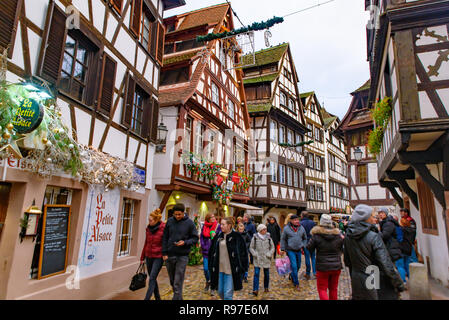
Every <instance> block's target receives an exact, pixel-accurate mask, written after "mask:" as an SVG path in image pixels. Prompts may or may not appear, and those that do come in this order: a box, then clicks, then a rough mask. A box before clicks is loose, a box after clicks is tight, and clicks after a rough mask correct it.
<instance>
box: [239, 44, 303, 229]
mask: <svg viewBox="0 0 449 320" xmlns="http://www.w3.org/2000/svg"><path fill="white" fill-rule="evenodd" d="M244 59H245V60H250V59H249V56H245V57H244ZM245 60H244V61H245ZM255 62H256V63H255V65H252V66H248V67H246V68H244V70H243V71H244V84H245V92H246V98H247V103H248V109H249V114H250V117H251V128H252V132H253V134H254V141H255V155H256V159H255V161H254V163H253V164H252V165H251V168H250V169H251V173H252V175H253V178H254V180H253V182H252V186H251V189H250V190H251V192H250V196H251V203H252V204H256V205H257V206H262V207H263V209H264V213H265V215H266V216H267V215H272V216H274V217H276V219H277V221H278V222H280V226H281V227H283V226H284V221H285V218H286V217H287V215H288V214H289V213H297V214H299V213H300V212H301V211H302V210H304V209H305V208H306V206H307V202H306V198H305V165H304V147H293V148H292V147H285V146H280V145H279V144H282V143H288V144H292V145H293V144H297V143H300V142H303V141H304V133H305V125H304V123H305V122H304V115H303V112H302V105H301V99H300V98H299V91H298V86H297V83H298V75H297V72H296V68H295V65H294V62H293V57H292V54H291V50H290V45H289V44H288V43H284V44H281V45H278V46H275V47H271V48H268V49H264V50H261V51H258V52H256V54H255ZM263 221H265V220H263Z"/></svg>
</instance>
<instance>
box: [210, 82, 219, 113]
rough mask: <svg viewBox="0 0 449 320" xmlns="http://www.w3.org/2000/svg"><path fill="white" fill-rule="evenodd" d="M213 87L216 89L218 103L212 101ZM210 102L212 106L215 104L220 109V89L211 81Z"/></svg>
mask: <svg viewBox="0 0 449 320" xmlns="http://www.w3.org/2000/svg"><path fill="white" fill-rule="evenodd" d="M214 86H215V87H216V88H217V93H218V97H217V98H218V102H216V101H214ZM210 100H211V102H212V103H213V104H215V105H216V106H217V107H219V108H220V100H221V95H220V87H219V86H218V85H217V84H216V83H215V82H213V81H211V84H210Z"/></svg>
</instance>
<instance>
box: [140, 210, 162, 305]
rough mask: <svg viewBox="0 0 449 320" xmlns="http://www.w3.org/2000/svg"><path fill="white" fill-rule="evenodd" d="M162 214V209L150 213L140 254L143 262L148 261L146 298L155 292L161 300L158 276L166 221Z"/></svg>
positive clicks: (155, 296) (156, 297)
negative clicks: (163, 220) (163, 219)
mask: <svg viewBox="0 0 449 320" xmlns="http://www.w3.org/2000/svg"><path fill="white" fill-rule="evenodd" d="M161 219H162V214H161V210H160V209H156V210H155V211H153V212H151V213H150V216H149V218H148V226H147V229H146V238H145V245H144V246H143V249H142V254H141V255H140V261H141V263H144V262H146V265H147V271H148V274H149V277H148V290H147V293H146V295H145V300H150V299H151V296H152V295H153V293H154V298H155V299H156V300H161V296H160V293H159V287H158V284H157V277H158V275H159V272H160V271H161V269H162V264H163V260H162V237H163V234H164V229H165V223H164V222H162V221H161Z"/></svg>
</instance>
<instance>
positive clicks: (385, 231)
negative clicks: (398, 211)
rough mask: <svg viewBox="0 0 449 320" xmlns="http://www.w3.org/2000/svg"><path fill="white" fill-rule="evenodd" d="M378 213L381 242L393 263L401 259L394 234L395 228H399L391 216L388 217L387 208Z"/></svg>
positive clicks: (396, 237) (396, 236) (399, 248)
mask: <svg viewBox="0 0 449 320" xmlns="http://www.w3.org/2000/svg"><path fill="white" fill-rule="evenodd" d="M378 213H379V218H380V222H379V225H380V232H381V236H382V240H383V241H384V243H385V245H386V246H387V249H388V252H389V253H390V257H391V260H393V262H394V261H396V260H399V259H400V258H402V252H401V247H400V245H399V242H398V240H397V239H398V235H397V232H396V227H399V223H398V222H397V221H396V220H395V219H394V218H393V217H392V216H390V215H388V209H387V208H381V209H380V210H379V212H378Z"/></svg>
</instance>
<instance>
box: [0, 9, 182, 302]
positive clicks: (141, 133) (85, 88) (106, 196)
mask: <svg viewBox="0 0 449 320" xmlns="http://www.w3.org/2000/svg"><path fill="white" fill-rule="evenodd" d="M183 4H185V3H184V1H183V0H179V1H176V0H170V1H165V0H151V1H150V0H148V1H143V0H132V1H122V0H108V1H105V0H72V1H66V0H64V1H63V0H56V1H53V0H33V1H30V0H26V1H24V0H4V1H1V4H0V6H1V8H2V9H1V10H0V29H1V30H2V35H1V36H0V49H2V50H3V48H8V58H9V60H8V72H7V75H6V80H7V81H9V82H13V83H17V82H19V81H26V82H29V83H31V82H32V83H35V84H39V85H46V86H48V87H49V88H50V90H51V93H52V94H53V95H54V98H55V99H56V101H57V105H58V106H59V109H60V110H61V114H62V119H63V121H64V123H65V125H66V126H67V128H68V130H69V131H68V132H73V138H74V139H75V140H76V141H77V142H78V143H80V144H82V145H83V146H85V147H91V148H95V149H96V150H98V152H104V153H107V154H109V155H111V156H114V157H117V158H119V159H122V160H126V161H128V162H129V163H131V164H134V166H135V167H136V168H137V170H138V172H139V173H140V176H141V188H140V191H134V190H129V189H121V188H119V187H116V188H114V189H112V190H109V191H108V190H107V188H106V189H105V188H104V187H103V188H100V187H98V186H97V185H87V184H86V183H84V182H80V181H79V179H75V178H73V177H72V176H68V175H66V174H63V173H62V172H61V173H59V172H54V173H53V177H52V178H51V179H41V178H40V177H38V176H37V175H35V174H32V173H29V172H26V171H23V170H22V168H24V164H23V163H22V160H17V159H15V158H9V159H5V160H4V161H3V163H2V165H1V167H2V169H1V172H2V177H3V181H2V182H1V183H0V189H1V192H2V193H1V197H2V206H1V210H2V211H4V212H1V214H0V217H2V221H0V224H1V225H2V232H1V240H0V241H1V242H0V261H1V264H2V266H3V269H2V272H1V274H0V299H97V298H101V297H103V296H105V295H107V294H110V293H111V292H113V291H115V290H118V289H121V288H124V287H127V286H128V285H129V275H130V274H133V273H134V272H135V270H136V268H137V266H138V264H139V259H138V258H137V256H138V255H139V254H140V252H141V250H142V247H143V244H144V243H143V241H144V239H145V226H146V223H147V213H148V211H149V205H148V200H149V195H150V187H151V174H152V172H153V158H152V155H153V154H154V149H155V145H154V142H155V139H156V128H157V120H158V119H157V117H158V112H159V107H158V100H159V73H160V69H161V67H162V56H163V51H162V49H163V46H162V44H163V42H162V41H163V37H164V27H163V24H162V19H163V14H164V10H165V9H166V8H172V7H175V6H179V5H183ZM78 17H79V22H80V24H79V26H77V25H76V21H77V20H78ZM72 19H73V20H72ZM73 22H75V24H74V25H73V26H72V25H70V23H73ZM68 26H70V28H69V27H68ZM50 160H51V159H50ZM33 200H35V203H36V205H37V207H38V208H41V207H42V209H43V208H44V206H45V205H66V206H69V208H70V210H71V214H70V220H69V222H70V223H68V231H67V234H68V235H67V237H68V238H67V247H66V248H65V249H66V252H67V255H66V262H65V263H64V262H62V265H61V266H59V265H58V266H53V267H54V269H55V270H56V271H57V273H56V274H58V275H55V274H50V275H48V276H46V279H41V276H40V273H41V272H40V271H38V269H39V270H40V268H39V267H38V266H39V265H40V264H41V262H42V263H45V264H50V265H51V264H52V262H51V261H50V260H48V261H45V258H43V257H42V251H41V243H40V242H41V236H42V215H41V218H40V220H39V221H40V222H39V224H38V234H37V237H36V239H34V238H33V237H26V238H24V239H23V242H22V243H19V241H18V239H19V234H18V233H19V228H18V221H19V219H20V218H21V217H22V215H23V212H25V210H26V209H27V208H28V207H29V206H30V205H31V203H33ZM95 208H96V209H95ZM95 210H97V213H98V214H99V211H98V210H100V211H101V212H103V213H104V216H105V217H106V215H107V217H108V223H107V224H106V223H105V220H102V218H101V217H100V218H98V223H99V224H101V223H100V222H103V223H102V224H101V228H100V229H101V230H102V235H105V234H106V235H107V236H106V237H103V240H102V241H100V240H99V238H98V237H94V238H91V239H93V240H92V241H87V239H88V238H89V237H91V236H92V232H93V231H92V229H93V228H92V227H93V224H92V221H91V220H90V219H91V217H95V214H96V212H95ZM103 213H102V214H103ZM3 225H4V226H5V227H4V228H3ZM106 225H107V226H106ZM100 229H98V230H100ZM105 229H107V232H106V231H105ZM98 230H97V231H98ZM105 232H106V233H105ZM34 240H35V241H34ZM86 252H89V253H88V254H86ZM68 266H73V267H74V268H71V269H68V272H67V273H65V271H66V269H67V268H68ZM53 267H51V268H53ZM75 271H76V272H77V274H78V276H79V279H80V283H79V288H80V289H79V290H69V289H68V288H67V287H66V285H65V284H66V283H67V281H70V279H69V277H74V272H75ZM58 272H59V273H58ZM38 273H39V275H38ZM37 278H39V280H38V279H37Z"/></svg>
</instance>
